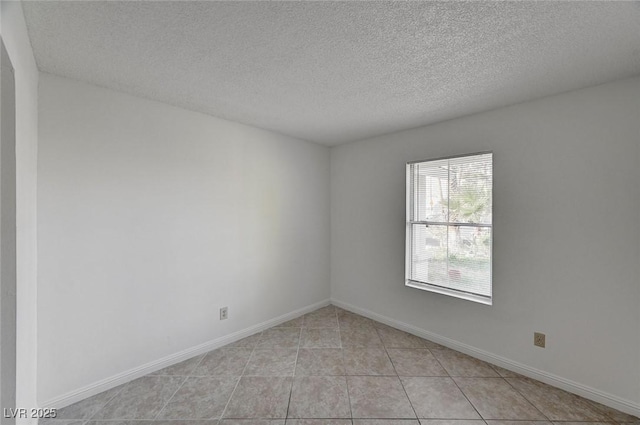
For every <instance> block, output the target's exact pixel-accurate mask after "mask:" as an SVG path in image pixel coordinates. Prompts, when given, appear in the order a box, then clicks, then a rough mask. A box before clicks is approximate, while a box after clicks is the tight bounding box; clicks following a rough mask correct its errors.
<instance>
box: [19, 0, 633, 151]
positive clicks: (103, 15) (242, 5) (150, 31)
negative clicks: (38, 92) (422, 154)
mask: <svg viewBox="0 0 640 425" xmlns="http://www.w3.org/2000/svg"><path fill="white" fill-rule="evenodd" d="M23 6H24V11H25V16H26V20H27V25H28V29H29V34H30V37H31V42H32V44H33V49H34V52H35V56H36V61H37V63H38V66H39V67H40V69H41V70H42V71H45V72H50V73H53V74H58V75H62V76H66V77H71V78H75V79H78V80H82V81H87V82H90V83H93V84H97V85H99V86H104V87H109V88H113V89H116V90H120V91H123V92H127V93H131V94H134V95H139V96H143V97H147V98H151V99H156V100H159V101H163V102H167V103H170V104H173V105H177V106H180V107H184V108H187V109H191V110H195V111H201V112H204V113H207V114H211V115H214V116H218V117H222V118H226V119H229V120H233V121H239V122H242V123H245V124H250V125H254V126H257V127H262V128H265V129H270V130H274V131H277V132H280V133H284V134H288V135H291V136H295V137H298V138H302V139H307V140H311V141H315V142H320V143H323V144H327V145H335V144H340V143H343V142H347V141H352V140H357V139H362V138H366V137H369V136H373V135H378V134H383V133H389V132H393V131H397V130H400V129H405V128H410V127H416V126H421V125H425V124H430V123H434V122H437V121H442V120H446V119H450V118H455V117H459V116H462V115H467V114H470V113H474V112H478V111H483V110H488V109H492V108H496V107H499V106H503V105H508V104H513V103H517V102H522V101H525V100H529V99H532V98H536V97H541V96H545V95H549V94H554V93H559V92H563V91H567V90H572V89H576V88H580V87H585V86H589V85H594V84H598V83H602V82H606V81H610V80H614V79H618V78H623V77H628V76H632V75H638V74H640V3H639V2H375V3H373V2H342V3H336V2H192V1H180V2H142V1H135V2H132V1H125V2H115V1H94V2H73V1H71V2H54V1H45V2H38V1H26V2H23Z"/></svg>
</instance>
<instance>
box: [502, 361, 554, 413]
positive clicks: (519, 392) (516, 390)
mask: <svg viewBox="0 0 640 425" xmlns="http://www.w3.org/2000/svg"><path fill="white" fill-rule="evenodd" d="M498 375H500V373H498ZM502 379H503V380H504V381H505V382H506V383H507V384H509V386H510V387H511V388H513V390H514V391H515V392H516V393H518V394H520V396H521V397H522V398H524V399H525V400H527V402H528V403H529V404H530V405H532V406H533V408H534V409H536V410H537V411H538V412H540V414H541V415H542V416H544V417H545V418H546V419H547V421H549V422H553V421H552V420H551V419H550V418H549V417H548V416H547V415H545V413H544V412H543V411H542V410H540V409H538V406H536V405H535V404H533V402H532V401H531V400H529V399H528V398H527V396H526V395H524V394H523V393H522V392H521V391H520V390H518V389H517V388H516V387H514V386H513V385H511V382H509V380H507V379H505V378H502Z"/></svg>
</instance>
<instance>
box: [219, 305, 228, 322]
mask: <svg viewBox="0 0 640 425" xmlns="http://www.w3.org/2000/svg"><path fill="white" fill-rule="evenodd" d="M228 317H229V310H228V308H227V307H222V308H221V309H220V320H226V319H227V318H228Z"/></svg>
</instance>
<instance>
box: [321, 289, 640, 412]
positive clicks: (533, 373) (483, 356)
mask: <svg viewBox="0 0 640 425" xmlns="http://www.w3.org/2000/svg"><path fill="white" fill-rule="evenodd" d="M331 304H333V305H335V306H337V307H340V308H343V309H345V310H349V311H351V312H353V313H356V314H359V315H361V316H364V317H368V318H369V319H372V320H376V321H378V322H381V323H384V324H385V325H389V326H391V327H394V328H397V329H400V330H403V331H405V332H408V333H410V334H413V335H416V336H419V337H421V338H425V339H428V340H430V341H433V342H435V343H438V344H440V345H444V346H445V347H449V348H451V349H453V350H456V351H460V352H462V353H465V354H468V355H470V356H473V357H475V358H478V359H480V360H484V361H486V362H488V363H491V364H494V365H496V366H499V367H502V368H504V369H507V370H510V371H512V372H515V373H519V374H520V375H524V376H528V377H529V378H533V379H536V380H538V381H541V382H544V383H545V384H549V385H552V386H554V387H557V388H560V389H563V390H565V391H569V392H571V393H573V394H577V395H579V396H582V397H584V398H587V399H589V400H592V401H595V402H598V403H601V404H604V405H605V406H609V407H612V408H614V409H617V410H620V411H621V412H625V413H628V414H630V415H634V416H637V417H640V404H638V403H634V402H633V401H631V400H625V399H623V398H621V397H617V396H615V395H612V394H608V393H606V392H604V391H600V390H597V389H595V388H592V387H589V386H587V385H584V384H580V383H578V382H574V381H572V380H570V379H566V378H563V377H561V376H558V375H554V374H552V373H549V372H545V371H543V370H539V369H536V368H533V367H530V366H527V365H525V364H522V363H518V362H516V361H513V360H510V359H507V358H505V357H501V356H498V355H496V354H493V353H489V352H488V351H484V350H480V349H478V348H475V347H472V346H470V345H467V344H463V343H461V342H458V341H455V340H453V339H451V338H447V337H444V336H441V335H438V334H435V333H433V332H429V331H427V330H424V329H421V328H418V327H416V326H413V325H409V324H407V323H404V322H401V321H399V320H395V319H392V318H390V317H387V316H383V315H381V314H378V313H375V312H373V311H371V310H367V309H365V308H360V307H357V306H355V305H352V304H349V303H345V302H342V301H339V300H335V299H332V300H331Z"/></svg>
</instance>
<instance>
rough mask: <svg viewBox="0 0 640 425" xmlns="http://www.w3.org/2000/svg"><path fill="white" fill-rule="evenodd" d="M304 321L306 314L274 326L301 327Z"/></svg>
mask: <svg viewBox="0 0 640 425" xmlns="http://www.w3.org/2000/svg"><path fill="white" fill-rule="evenodd" d="M303 323H304V316H300V317H296V318H295V319H291V320H289V321H286V322H284V323H281V324H279V325H277V326H274V328H301V327H302V324H303Z"/></svg>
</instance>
